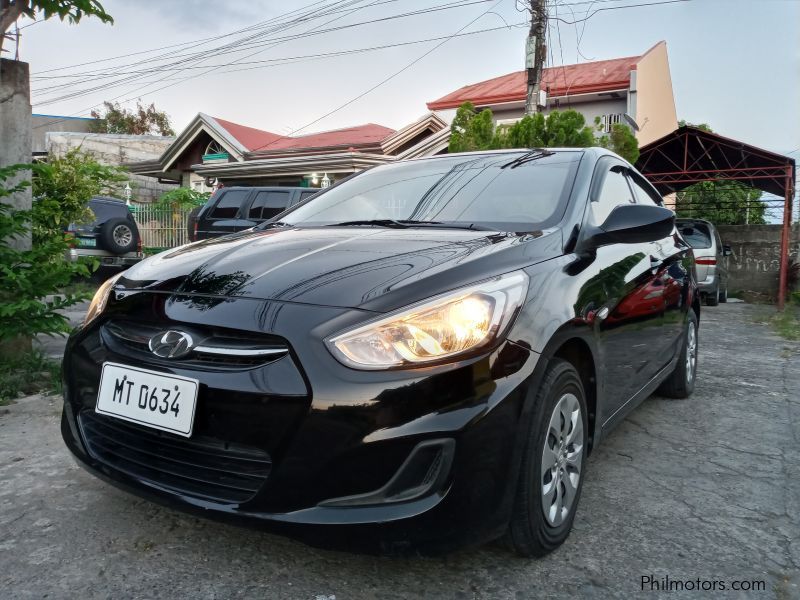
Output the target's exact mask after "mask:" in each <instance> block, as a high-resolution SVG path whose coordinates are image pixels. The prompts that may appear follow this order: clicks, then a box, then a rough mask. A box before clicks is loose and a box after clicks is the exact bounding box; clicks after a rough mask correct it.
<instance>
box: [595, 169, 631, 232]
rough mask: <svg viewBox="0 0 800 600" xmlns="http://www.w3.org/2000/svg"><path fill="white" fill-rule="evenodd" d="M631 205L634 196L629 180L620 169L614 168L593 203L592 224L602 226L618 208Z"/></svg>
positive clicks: (609, 172)
mask: <svg viewBox="0 0 800 600" xmlns="http://www.w3.org/2000/svg"><path fill="white" fill-rule="evenodd" d="M631 203H633V196H632V194H631V188H630V187H629V186H628V178H627V177H625V175H624V174H623V172H622V170H621V169H620V168H619V167H612V168H611V169H610V170H609V171H608V173H607V174H606V177H605V179H604V180H603V185H602V187H601V188H600V192H599V194H597V198H595V199H593V200H592V202H591V210H592V222H593V223H594V224H595V225H600V224H602V223H603V222H604V221H605V220H606V219H607V218H608V215H610V214H611V211H612V210H614V209H615V208H616V207H617V206H619V205H620V204H631Z"/></svg>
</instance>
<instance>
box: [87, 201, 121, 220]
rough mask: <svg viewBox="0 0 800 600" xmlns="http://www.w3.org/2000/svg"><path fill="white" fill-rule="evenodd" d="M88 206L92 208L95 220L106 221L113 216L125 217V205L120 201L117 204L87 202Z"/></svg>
mask: <svg viewBox="0 0 800 600" xmlns="http://www.w3.org/2000/svg"><path fill="white" fill-rule="evenodd" d="M89 208H91V209H92V212H93V213H94V215H95V217H96V220H97V221H108V220H109V219H113V218H115V217H117V218H119V217H123V218H124V217H125V215H126V213H127V212H128V211H127V207H126V206H125V205H124V204H123V203H122V201H120V203H119V206H116V205H114V204H109V203H108V202H91V201H90V202H89Z"/></svg>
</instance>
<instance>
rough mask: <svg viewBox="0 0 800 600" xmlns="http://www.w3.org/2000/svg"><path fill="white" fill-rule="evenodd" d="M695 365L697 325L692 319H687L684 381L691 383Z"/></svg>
mask: <svg viewBox="0 0 800 600" xmlns="http://www.w3.org/2000/svg"><path fill="white" fill-rule="evenodd" d="M696 366H697V325H695V324H694V322H693V321H689V330H688V331H687V332H686V383H692V380H693V379H694V370H695V367H696Z"/></svg>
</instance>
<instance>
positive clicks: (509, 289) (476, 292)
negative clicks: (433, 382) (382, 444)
mask: <svg viewBox="0 0 800 600" xmlns="http://www.w3.org/2000/svg"><path fill="white" fill-rule="evenodd" d="M527 290H528V276H527V275H526V274H525V273H523V272H522V271H517V272H515V273H510V274H508V275H503V276H502V277H496V278H494V279H491V280H488V281H485V282H483V283H480V284H477V285H475V286H470V287H468V288H464V289H461V290H457V291H455V292H451V293H448V294H445V295H443V296H438V297H437V298H433V299H431V300H427V301H425V302H422V303H419V304H415V305H413V306H410V307H408V308H405V309H403V310H401V311H398V312H396V313H394V314H392V315H390V316H388V317H384V318H382V319H380V320H378V321H373V322H372V323H368V324H366V325H363V326H361V327H359V328H357V329H353V330H351V331H347V332H344V333H341V334H339V335H336V336H334V337H332V338H328V339H327V340H325V342H326V344H327V345H328V348H329V349H330V350H331V352H332V353H333V355H334V356H335V357H336V358H337V359H338V360H339V361H340V362H342V363H344V364H346V365H348V366H351V367H355V368H357V369H387V368H392V367H405V366H415V365H419V364H424V363H429V362H432V361H438V360H441V359H443V358H449V357H451V356H457V355H459V354H463V353H465V352H468V351H470V350H475V349H477V348H479V347H481V346H486V345H488V344H489V343H491V342H492V340H494V339H495V338H496V336H497V335H498V334H499V333H501V332H503V331H504V330H505V328H506V326H507V325H508V324H509V322H510V321H511V318H512V317H513V316H514V315H515V314H516V312H517V309H518V308H519V307H520V306H521V305H522V303H523V301H524V300H525V293H526V292H527Z"/></svg>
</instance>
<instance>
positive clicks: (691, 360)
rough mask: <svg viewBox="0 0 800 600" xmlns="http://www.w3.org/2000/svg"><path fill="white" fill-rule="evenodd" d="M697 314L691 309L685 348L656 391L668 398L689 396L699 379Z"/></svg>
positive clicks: (687, 323) (687, 321)
mask: <svg viewBox="0 0 800 600" xmlns="http://www.w3.org/2000/svg"><path fill="white" fill-rule="evenodd" d="M697 348H698V333H697V315H696V314H695V312H694V311H693V310H692V309H689V318H688V319H686V333H685V335H684V339H683V348H682V349H681V353H680V355H679V356H678V364H677V365H675V370H674V371H673V372H672V374H671V375H670V376H669V377H668V378H667V379H666V380H664V383H662V384H661V386H660V387H659V388H658V391H657V392H656V393H658V394H660V395H661V396H666V397H667V398H679V399H682V398H688V397H689V396H691V395H692V392H693V391H694V382H695V379H697Z"/></svg>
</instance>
